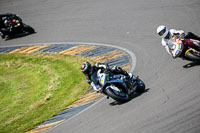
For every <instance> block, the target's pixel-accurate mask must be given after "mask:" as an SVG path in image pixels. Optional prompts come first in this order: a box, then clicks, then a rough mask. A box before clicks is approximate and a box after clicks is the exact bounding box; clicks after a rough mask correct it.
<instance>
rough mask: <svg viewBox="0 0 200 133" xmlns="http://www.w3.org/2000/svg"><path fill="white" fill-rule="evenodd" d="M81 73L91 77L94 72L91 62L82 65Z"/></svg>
mask: <svg viewBox="0 0 200 133" xmlns="http://www.w3.org/2000/svg"><path fill="white" fill-rule="evenodd" d="M81 71H82V72H83V73H84V74H85V75H89V74H90V72H91V71H92V67H91V64H90V63H89V62H87V61H86V62H84V63H83V64H82V65H81Z"/></svg>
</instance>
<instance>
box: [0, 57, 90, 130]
mask: <svg viewBox="0 0 200 133" xmlns="http://www.w3.org/2000/svg"><path fill="white" fill-rule="evenodd" d="M85 60H86V59H85V58H82V57H78V56H64V55H58V54H44V53H40V54H0V133H20V132H25V131H28V130H30V129H32V128H33V127H34V126H35V125H37V124H39V123H41V122H43V121H45V120H46V119H48V118H50V117H52V116H53V115H55V114H56V113H58V112H59V111H61V110H63V109H65V108H66V106H68V105H70V104H71V103H72V102H74V101H75V100H77V99H78V98H79V97H80V96H82V95H83V94H84V93H85V91H87V89H88V87H89V85H88V84H87V82H86V81H85V76H84V75H83V74H82V72H81V71H80V66H81V64H82V62H83V61H85Z"/></svg>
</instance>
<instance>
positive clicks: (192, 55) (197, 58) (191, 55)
mask: <svg viewBox="0 0 200 133" xmlns="http://www.w3.org/2000/svg"><path fill="white" fill-rule="evenodd" d="M185 57H186V58H187V59H189V60H190V61H198V62H200V54H198V53H195V52H193V51H188V52H187V54H186V55H185Z"/></svg>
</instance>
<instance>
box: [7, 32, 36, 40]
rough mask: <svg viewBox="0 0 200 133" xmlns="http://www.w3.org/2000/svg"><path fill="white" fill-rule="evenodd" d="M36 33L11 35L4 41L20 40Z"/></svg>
mask: <svg viewBox="0 0 200 133" xmlns="http://www.w3.org/2000/svg"><path fill="white" fill-rule="evenodd" d="M35 33H37V32H34V33H21V34H16V35H12V36H9V37H7V38H6V39H5V41H9V40H12V39H17V38H22V37H25V36H28V35H32V34H35Z"/></svg>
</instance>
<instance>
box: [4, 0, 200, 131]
mask: <svg viewBox="0 0 200 133" xmlns="http://www.w3.org/2000/svg"><path fill="white" fill-rule="evenodd" d="M199 5H200V1H199V0H176V1H174V0H167V1H164V0H148V1H147V0H123V1H120V0H109V1H108V0H101V1H98V0H93V1H92V0H76V1H72V0H67V1H66V0H57V1H53V0H42V1H41V0H34V1H31V0H15V1H13V0H1V1H0V12H1V13H5V12H13V13H17V14H19V16H20V17H22V19H23V20H24V22H25V23H27V24H29V25H31V26H33V27H34V28H35V30H36V32H37V33H36V34H33V35H29V36H25V37H21V38H16V39H11V40H8V41H3V40H0V47H1V46H2V47H3V46H19V45H20V44H31V43H48V42H91V43H104V44H113V45H115V46H120V47H124V48H126V49H129V50H130V51H133V52H134V53H135V55H136V58H137V64H136V67H135V70H134V74H135V75H139V76H140V78H141V79H142V80H143V81H144V82H145V84H146V86H147V88H148V89H149V90H148V92H146V93H144V94H142V95H140V96H138V97H136V98H134V99H132V100H131V101H130V102H128V103H125V104H109V103H113V100H112V99H109V100H107V99H103V100H101V101H100V102H98V104H95V106H92V107H91V108H89V109H88V110H87V111H84V112H82V113H81V114H79V115H77V116H76V117H74V118H73V119H70V120H68V121H65V122H63V123H62V124H60V125H59V126H57V127H55V128H53V129H51V130H49V131H48V132H50V133H54V132H55V133H56V132H59V133H61V132H69V133H100V132H104V133H122V132H128V133H133V132H134V133H147V132H148V133H173V132H176V133H198V132H200V104H199V102H200V82H199V81H200V66H199V65H195V66H191V67H183V66H185V65H186V64H188V63H190V62H188V61H183V60H181V59H176V60H174V59H172V58H171V57H170V56H169V55H168V54H167V53H166V51H165V49H164V48H163V47H162V46H161V44H160V42H161V39H160V38H159V37H158V35H157V34H156V28H157V27H158V26H159V25H161V24H164V25H166V26H168V27H169V28H176V29H183V30H185V31H186V32H189V31H190V32H194V33H196V34H197V35H200V16H199V13H200V8H199Z"/></svg>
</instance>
